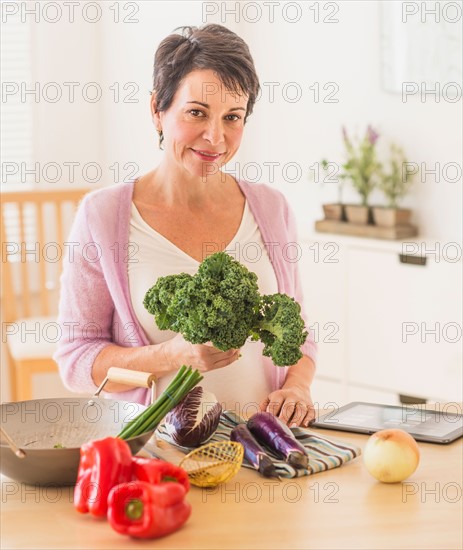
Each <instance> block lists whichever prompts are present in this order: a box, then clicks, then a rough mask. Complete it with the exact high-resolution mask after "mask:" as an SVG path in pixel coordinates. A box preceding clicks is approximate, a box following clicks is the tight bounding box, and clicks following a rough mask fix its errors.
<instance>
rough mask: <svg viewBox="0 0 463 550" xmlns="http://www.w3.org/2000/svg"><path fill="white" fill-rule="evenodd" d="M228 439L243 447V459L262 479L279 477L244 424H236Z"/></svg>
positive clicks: (270, 461) (268, 458)
mask: <svg viewBox="0 0 463 550" xmlns="http://www.w3.org/2000/svg"><path fill="white" fill-rule="evenodd" d="M230 439H231V440H232V441H237V442H238V443H241V444H242V445H243V447H244V458H245V459H246V460H247V461H248V462H249V463H250V464H251V465H252V466H253V467H254V468H255V469H256V470H257V471H258V472H259V473H261V474H262V475H263V476H264V477H279V476H278V473H277V471H276V468H275V466H274V464H273V462H272V460H271V459H270V457H269V456H268V454H267V453H266V452H265V451H264V449H262V447H261V446H260V445H259V443H257V441H256V440H255V438H254V436H253V435H252V433H251V432H250V431H249V430H248V428H247V426H246V424H238V426H236V427H235V428H233V430H232V431H231V433H230Z"/></svg>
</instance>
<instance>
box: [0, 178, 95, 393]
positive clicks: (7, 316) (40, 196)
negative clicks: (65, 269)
mask: <svg viewBox="0 0 463 550" xmlns="http://www.w3.org/2000/svg"><path fill="white" fill-rule="evenodd" d="M88 191H89V189H83V188H78V189H54V190H44V191H42V190H34V191H6V192H3V193H1V232H2V278H1V280H2V283H1V295H2V301H1V303H2V305H1V313H2V345H4V344H6V349H5V350H4V351H5V352H6V359H7V362H8V365H9V376H10V386H11V400H12V401H17V400H20V401H22V400H26V399H31V398H32V375H34V374H37V373H44V372H57V370H58V367H57V365H56V363H55V362H54V361H53V359H52V355H53V353H54V350H55V347H56V342H57V341H58V340H59V337H58V336H59V327H58V325H57V323H56V316H57V311H58V299H59V277H60V274H61V268H62V260H63V257H64V256H65V254H66V246H65V240H64V237H65V236H66V235H67V234H68V232H69V229H70V226H71V223H72V220H73V218H74V213H75V210H76V207H77V205H78V203H79V201H80V200H81V198H82V197H83V196H84V195H85V194H86V193H87V192H88Z"/></svg>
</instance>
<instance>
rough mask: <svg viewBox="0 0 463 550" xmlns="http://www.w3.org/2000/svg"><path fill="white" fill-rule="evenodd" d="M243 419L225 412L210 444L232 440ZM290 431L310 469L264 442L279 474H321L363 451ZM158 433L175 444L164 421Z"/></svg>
mask: <svg viewBox="0 0 463 550" xmlns="http://www.w3.org/2000/svg"><path fill="white" fill-rule="evenodd" d="M243 422H245V419H244V418H243V417H241V416H240V415H238V414H236V413H234V412H232V411H224V412H223V413H222V415H221V417H220V422H219V425H218V427H217V430H216V431H215V433H214V435H213V436H212V437H211V438H210V439H209V440H208V442H207V443H213V442H215V441H228V440H229V439H230V432H231V431H232V429H233V428H234V427H235V426H237V425H238V424H240V423H243ZM291 431H292V432H293V434H294V436H295V437H296V439H297V440H299V441H300V442H301V443H302V445H304V447H305V448H306V449H307V453H308V455H309V468H308V469H307V470H306V469H302V468H298V469H296V468H293V467H292V466H291V465H289V464H288V463H286V462H285V461H284V460H281V459H279V458H278V457H277V456H276V455H275V453H273V452H272V451H271V450H270V449H268V448H265V446H264V445H262V447H264V448H265V450H266V452H267V454H268V455H269V456H270V458H271V459H272V461H273V463H274V465H275V468H276V470H277V473H278V475H279V476H280V477H285V478H293V477H301V476H309V475H312V474H318V473H319V472H324V471H325V470H331V469H332V468H338V467H339V466H342V465H343V464H344V463H346V462H349V460H352V459H354V458H356V457H357V456H359V455H360V454H361V450H360V448H359V447H357V446H356V445H349V444H348V443H343V442H339V441H333V440H332V439H327V438H326V437H320V436H319V435H317V434H315V433H313V432H310V431H309V430H307V429H305V428H291ZM156 436H159V437H160V438H162V439H165V440H166V441H168V442H169V443H172V444H174V445H175V443H173V441H172V440H171V439H170V436H169V434H168V433H167V432H166V431H165V429H164V426H163V425H162V424H161V425H160V426H159V427H158V429H157V431H156ZM175 446H176V448H177V449H180V450H181V451H183V452H184V453H189V452H190V451H191V450H192V449H190V448H188V447H179V446H178V445H175ZM243 466H244V467H246V468H251V469H253V467H252V466H251V464H249V463H248V462H247V461H246V460H244V461H243Z"/></svg>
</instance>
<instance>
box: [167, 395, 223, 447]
mask: <svg viewBox="0 0 463 550" xmlns="http://www.w3.org/2000/svg"><path fill="white" fill-rule="evenodd" d="M221 414H222V406H221V404H220V403H219V402H218V401H217V398H216V397H215V395H214V394H212V393H210V392H208V391H206V390H204V389H203V388H202V387H201V386H196V387H195V388H193V389H192V390H191V391H190V393H188V395H187V396H186V397H185V398H184V399H182V401H180V403H179V404H178V405H177V406H176V407H175V408H173V409H172V410H171V411H170V412H169V414H168V415H167V416H166V418H165V421H164V427H165V429H166V432H167V433H168V434H169V436H170V438H171V439H172V441H173V442H174V443H176V444H177V445H180V446H181V447H199V446H200V445H202V444H203V443H205V442H206V441H207V440H208V439H209V438H210V437H211V436H212V435H213V433H214V432H215V430H216V429H217V426H218V425H219V421H220V415H221Z"/></svg>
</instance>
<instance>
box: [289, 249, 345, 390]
mask: <svg viewBox="0 0 463 550" xmlns="http://www.w3.org/2000/svg"><path fill="white" fill-rule="evenodd" d="M345 258H346V253H345V248H343V247H342V246H341V245H339V244H338V243H336V242H335V241H334V240H332V241H331V240H327V241H323V240H320V241H315V240H311V241H305V242H304V243H303V246H302V254H301V260H300V263H299V267H300V273H301V282H302V288H303V292H304V302H305V310H306V312H307V316H308V318H309V323H310V327H311V330H312V333H313V335H314V338H315V341H316V342H317V344H318V362H317V374H319V375H321V376H328V377H332V378H337V379H339V380H342V379H343V378H344V375H345V369H344V365H345V360H346V354H345V338H346V332H345V328H346V327H345V303H346V292H347V277H346V267H347V266H346V261H345Z"/></svg>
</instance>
